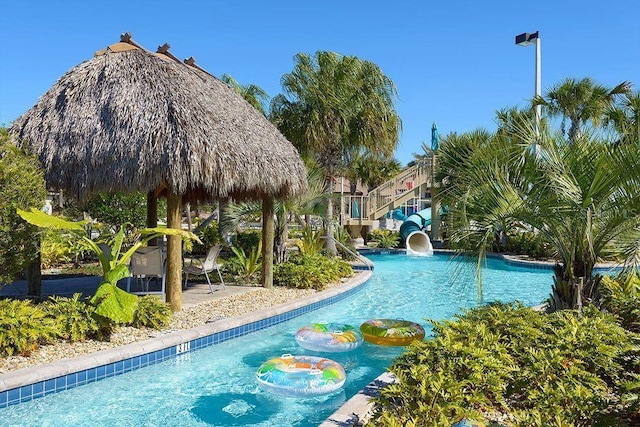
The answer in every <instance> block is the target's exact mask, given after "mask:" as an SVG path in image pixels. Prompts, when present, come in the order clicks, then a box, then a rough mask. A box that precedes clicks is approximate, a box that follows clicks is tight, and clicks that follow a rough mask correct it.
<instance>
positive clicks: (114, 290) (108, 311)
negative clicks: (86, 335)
mask: <svg viewBox="0 0 640 427" xmlns="http://www.w3.org/2000/svg"><path fill="white" fill-rule="evenodd" d="M89 302H90V303H91V305H93V306H94V307H95V310H96V311H95V313H96V314H97V315H99V316H101V317H104V318H105V319H109V320H111V321H112V322H115V323H125V324H126V323H131V322H132V321H133V315H134V313H135V311H136V308H137V306H138V297H136V296H135V295H132V294H130V293H128V292H125V291H123V290H122V289H120V288H118V287H117V286H116V285H115V282H114V283H110V282H103V283H102V284H101V285H100V286H99V287H98V289H97V290H96V293H95V294H94V295H93V296H92V297H91V299H90V300H89Z"/></svg>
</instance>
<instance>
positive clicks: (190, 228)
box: [184, 203, 193, 231]
mask: <svg viewBox="0 0 640 427" xmlns="http://www.w3.org/2000/svg"><path fill="white" fill-rule="evenodd" d="M184 212H185V215H186V217H187V225H188V226H189V231H193V224H192V223H191V204H190V203H187V204H186V206H185V208H184Z"/></svg>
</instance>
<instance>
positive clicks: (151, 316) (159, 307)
mask: <svg viewBox="0 0 640 427" xmlns="http://www.w3.org/2000/svg"><path fill="white" fill-rule="evenodd" d="M171 315H172V313H171V307H170V306H169V304H167V303H164V302H162V301H160V300H159V299H157V298H156V297H154V296H153V295H145V296H143V297H140V299H139V300H138V307H137V308H136V312H135V313H134V315H133V322H131V325H132V326H134V327H136V328H142V327H145V328H152V329H158V330H159V329H162V328H166V327H167V326H169V322H170V321H171Z"/></svg>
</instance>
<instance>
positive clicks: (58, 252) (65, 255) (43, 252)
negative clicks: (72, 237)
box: [40, 230, 73, 268]
mask: <svg viewBox="0 0 640 427" xmlns="http://www.w3.org/2000/svg"><path fill="white" fill-rule="evenodd" d="M40 256H41V260H40V263H41V265H42V268H50V267H52V266H54V265H60V264H62V263H65V262H69V261H71V258H72V256H73V245H72V244H71V242H70V241H69V239H68V238H65V237H64V236H63V235H62V233H61V232H60V231H58V230H47V231H46V232H45V233H44V237H43V238H42V243H41V245H40Z"/></svg>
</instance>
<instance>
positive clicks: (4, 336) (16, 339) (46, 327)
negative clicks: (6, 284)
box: [0, 299, 58, 356]
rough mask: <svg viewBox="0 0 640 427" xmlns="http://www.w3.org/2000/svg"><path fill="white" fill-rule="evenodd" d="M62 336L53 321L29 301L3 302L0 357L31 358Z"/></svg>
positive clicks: (1, 304) (0, 313)
mask: <svg viewBox="0 0 640 427" xmlns="http://www.w3.org/2000/svg"><path fill="white" fill-rule="evenodd" d="M57 336H58V328H57V326H56V323H55V321H54V319H53V318H51V317H48V316H47V313H46V312H45V311H44V310H42V309H41V308H40V307H38V306H34V305H33V304H32V303H31V301H29V300H10V299H4V300H0V355H7V356H11V355H13V354H14V353H18V354H21V355H23V356H28V355H29V354H31V352H32V351H34V350H35V349H37V348H38V345H39V344H43V343H47V342H51V341H53V340H55V339H56V338H57Z"/></svg>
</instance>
